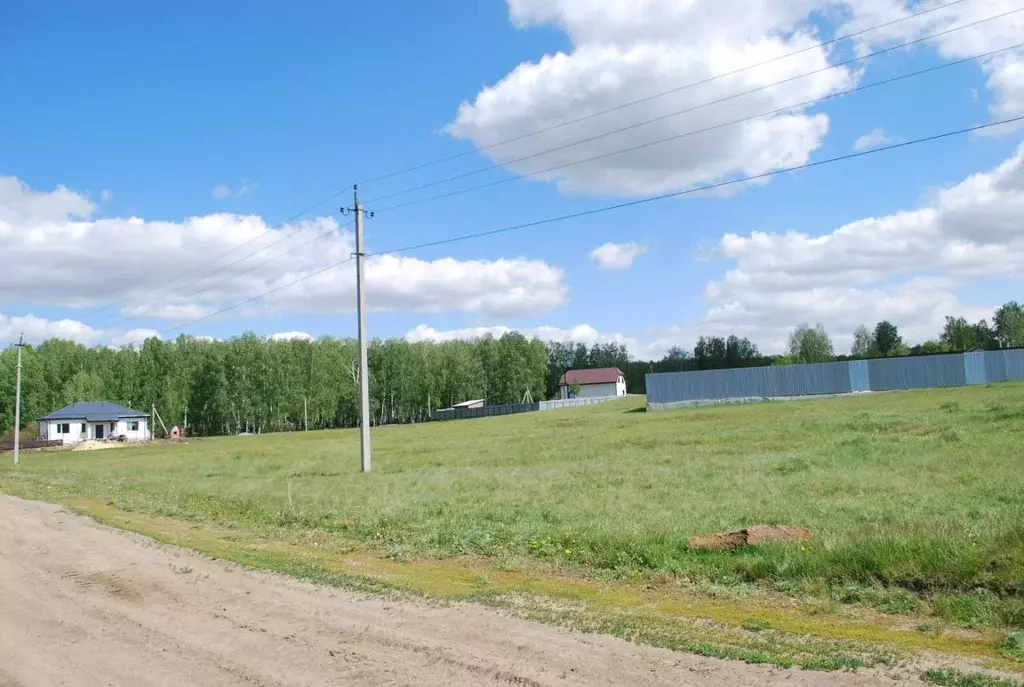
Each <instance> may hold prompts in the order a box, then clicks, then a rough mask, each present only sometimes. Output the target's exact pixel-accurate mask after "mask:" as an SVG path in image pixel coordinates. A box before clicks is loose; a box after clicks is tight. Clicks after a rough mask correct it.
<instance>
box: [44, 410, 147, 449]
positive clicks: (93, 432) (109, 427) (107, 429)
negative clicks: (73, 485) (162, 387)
mask: <svg viewBox="0 0 1024 687" xmlns="http://www.w3.org/2000/svg"><path fill="white" fill-rule="evenodd" d="M122 436H123V437H125V438H126V439H127V440H128V441H145V440H146V439H149V438H150V436H149V416H148V415H146V413H140V412H139V411H137V410H132V409H131V408H125V407H124V406H119V405H117V404H116V403H107V402H105V401H99V402H94V401H87V402H82V403H72V404H71V405H69V406H68V407H67V408H61V409H60V410H55V411H53V412H52V413H50V414H49V415H46V416H43V417H41V418H39V438H40V439H42V440H44V441H62V442H64V443H65V444H77V443H78V442H80V441H85V440H86V439H100V440H103V439H109V438H110V437H114V438H118V437H122Z"/></svg>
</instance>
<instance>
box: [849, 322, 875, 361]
mask: <svg viewBox="0 0 1024 687" xmlns="http://www.w3.org/2000/svg"><path fill="white" fill-rule="evenodd" d="M874 346H875V338H874V336H872V334H871V332H869V331H868V328H867V327H865V326H864V325H862V324H861V325H857V328H856V329H854V330H853V346H852V347H851V348H850V355H852V356H853V357H854V358H869V357H872V350H873V348H874Z"/></svg>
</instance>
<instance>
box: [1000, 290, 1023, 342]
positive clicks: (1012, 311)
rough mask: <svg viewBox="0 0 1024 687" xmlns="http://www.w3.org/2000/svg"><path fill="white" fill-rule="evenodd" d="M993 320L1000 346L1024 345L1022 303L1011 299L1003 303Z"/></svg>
mask: <svg viewBox="0 0 1024 687" xmlns="http://www.w3.org/2000/svg"><path fill="white" fill-rule="evenodd" d="M992 322H993V324H994V335H995V339H996V342H997V343H998V344H999V346H1000V347H1002V348H1015V347H1018V346H1024V307H1021V305H1020V303H1018V302H1017V301H1010V302H1009V303H1005V304H1003V306H1002V307H1000V308H999V309H998V310H996V314H995V317H993V319H992Z"/></svg>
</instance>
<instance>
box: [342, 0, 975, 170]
mask: <svg viewBox="0 0 1024 687" xmlns="http://www.w3.org/2000/svg"><path fill="white" fill-rule="evenodd" d="M968 1H970V0H952V1H951V2H946V3H944V4H941V5H936V6H935V7H929V8H927V9H923V10H919V11H917V12H913V13H911V14H908V15H906V16H903V17H898V18H896V19H892V20H890V21H887V22H884V23H882V24H876V25H875V26H871V27H868V28H866V29H861V30H859V31H854V32H852V33H847V34H843V35H842V36H836V37H835V38H832V39H830V40H827V41H822V42H820V43H814V44H813V45H809V46H807V47H806V48H801V49H800V50H795V51H793V52H790V53H786V54H784V55H779V56H777V57H773V58H771V59H768V60H764V61H762V62H757V63H755V64H750V65H747V66H745V67H740V68H738V69H734V70H732V71H729V72H724V73H722V74H716V75H714V76H710V77H707V78H705V79H701V80H699V81H693V82H691V83H688V84H685V85H683V86H678V87H675V88H670V89H668V90H667V91H661V92H659V93H655V94H653V95H649V96H645V97H643V98H639V99H637V100H631V101H629V102H627V103H623V104H621V105H615V106H614V107H610V108H607V109H605V110H599V111H597V112H590V113H588V114H585V115H581V116H579V117H576V118H574V119H569V120H566V121H564V122H560V123H558V124H552V125H550V126H546V127H543V128H540V129H535V130H533V131H529V132H527V133H525V134H519V135H517V136H513V137H512V138H506V139H504V140H501V141H498V142H496V143H491V144H488V145H486V146H483V147H480V148H473V149H472V150H466V151H463V152H461V153H456V154H454V155H449V156H447V157H442V158H438V159H435V160H431V161H429V162H424V163H422V164H419V165H414V166H412V167H406V168H404V169H400V170H397V171H394V172H389V173H387V174H382V175H380V176H376V177H373V178H371V179H366V180H364V181H360V182H359V184H370V183H374V182H377V181H383V180H384V179H390V178H391V177H395V176H399V175H401V174H408V173H409V172H415V171H418V170H421V169H425V168H426V167H432V166H434V165H439V164H442V163H444V162H449V161H451V160H457V159H459V158H462V157H466V156H467V155H472V154H474V153H479V152H482V151H484V150H491V149H493V148H497V147H499V146H503V145H506V144H509V143H515V142H516V141H521V140H523V139H526V138H530V137H532V136H537V135H539V134H543V133H547V132H548V131H554V130H555V129H561V128H562V127H566V126H571V125H573V124H578V123H579V122H584V121H587V120H588V119H593V118H595V117H600V116H602V115H606V114H610V113H612V112H618V111H619V110H623V109H625V108H627V107H632V106H633V105H639V104H641V103H646V102H650V101H651V100H656V99H658V98H663V97H665V96H667V95H672V94H673V93H679V92H681V91H685V90H687V89H690V88H695V87H697V86H703V85H705V84H708V83H712V82H714V81H717V80H719V79H725V78H728V77H730V76H735V75H737V74H741V73H743V72H745V71H749V70H751V69H757V68H759V67H764V66H766V65H769V64H773V63H775V62H779V61H781V60H785V59H788V58H790V57H796V56H797V55H802V54H804V53H806V52H810V51H812V50H818V49H820V48H826V47H828V46H830V45H835V44H836V43H839V42H842V41H844V40H848V39H850V38H857V37H858V36H863V35H865V34H868V33H872V32H873V31H878V30H879V29H885V28H888V27H890V26H895V25H896V24H900V23H902V22H905V21H910V20H912V19H917V18H919V17H922V16H925V15H927V14H932V13H934V12H938V11H940V10H944V9H948V8H950V7H953V6H955V5H960V4H962V3H964V2H968Z"/></svg>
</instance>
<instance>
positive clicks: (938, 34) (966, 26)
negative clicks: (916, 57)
mask: <svg viewBox="0 0 1024 687" xmlns="http://www.w3.org/2000/svg"><path fill="white" fill-rule="evenodd" d="M1022 11H1024V7H1018V8H1016V9H1013V10H1009V11H1006V12H1001V13H999V14H996V15H993V16H990V17H986V18H984V19H979V20H976V21H973V22H970V23H967V24H962V25H960V26H954V27H952V28H949V29H945V30H943V31H938V32H936V33H933V34H930V35H927V36H922V37H920V38H915V39H913V40H909V41H905V42H903V43H900V44H898V45H893V46H889V47H887V48H883V49H881V50H876V51H875V52H871V53H867V54H865V55H860V56H857V57H853V58H850V59H848V60H844V61H842V62H837V63H835V64H830V65H828V66H826V67H821V68H819V69H815V70H812V71H809V72H804V73H802V74H797V75H795V76H790V77H787V78H785V79H782V80H779V81H775V82H772V83H769V84H763V85H761V86H757V87H755V88H751V89H748V90H745V91H740V92H739V93H733V94H731V95H727V96H724V97H721V98H717V99H715V100H709V101H706V102H703V103H700V104H699V105H693V106H691V107H687V108H684V109H682V110H675V111H673V112H668V113H666V114H663V115H659V116H657V117H654V118H651V119H647V120H644V121H641V122H636V123H633V124H629V125H626V126H623V127H619V128H617V129H612V130H610V131H605V132H603V133H599V134H595V135H593V136H588V137H587V138H582V139H579V140H576V141H573V142H571V143H564V144H562V145H558V146H554V147H552V148H547V149H545V150H541V151H538V152H535V153H530V154H529V155H523V156H521V157H517V158H514V159H511V160H505V161H503V162H499V163H494V164H491V165H488V166H486V167H478V168H477V169H474V170H470V171H468V172H463V173H462V174H455V175H452V176H449V177H445V178H443V179H439V180H435V181H430V182H427V183H423V184H418V185H416V186H412V187H409V188H406V189H402V190H400V191H395V192H393V193H388V194H385V195H382V196H377V197H376V198H371V199H369V200H367V201H366V203H368V204H372V203H377V202H380V201H382V200H387V199H389V198H395V197H398V196H404V195H407V194H409V193H414V192H416V191H422V190H424V189H428V188H433V187H435V186H441V185H443V184H447V183H451V182H453V181H458V180H460V179H466V178H468V177H471V176H476V175H478V174H483V173H485V172H490V171H492V170H495V169H500V168H502V167H508V166H509V165H513V164H516V163H518V162H525V161H526V160H532V159H534V158H538V157H542V156H544V155H548V154H550V153H554V152H558V151H560V150H566V149H568V148H573V147H576V146H579V145H582V144H584V143H592V142H594V141H597V140H600V139H603V138H607V137H609V136H614V135H616V134H621V133H624V132H626V131H632V130H633V129H638V128H640V127H643V126H648V125H650V124H655V123H657V122H661V121H664V120H666V119H671V118H673V117H678V116H680V115H684V114H689V113H691V112H696V111H697V110H702V109H704V108H707V107H711V106H712V105H719V104H721V103H724V102H728V101H731V100H735V99H737V98H742V97H743V96H747V95H752V94H754V93H760V92H762V91H766V90H768V89H771V88H775V87H778V86H782V85H785V84H788V83H792V82H793V81H797V80H799V79H804V78H807V77H809V76H814V75H817V74H822V73H824V72H828V71H831V70H833V69H839V68H840V67H845V66H848V65H851V64H854V63H857V62H862V61H865V60H870V59H872V58H874V57H878V56H879V55H884V54H887V53H890V52H894V51H896V50H901V49H903V48H907V47H910V46H912V45H917V44H919V43H924V42H926V41H930V40H934V39H936V38H940V37H942V36H945V35H948V34H951V33H955V32H957V31H963V30H965V29H969V28H973V27H976V26H978V25H980V24H984V23H987V22H990V21H995V20H997V19H1003V18H1005V17H1008V16H1010V15H1013V14H1017V13H1019V12H1022ZM513 174H515V173H514V172H513ZM517 176H525V175H517ZM396 207H401V205H393V206H390V207H388V208H375V211H377V212H383V211H384V210H386V209H395V208H396Z"/></svg>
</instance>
